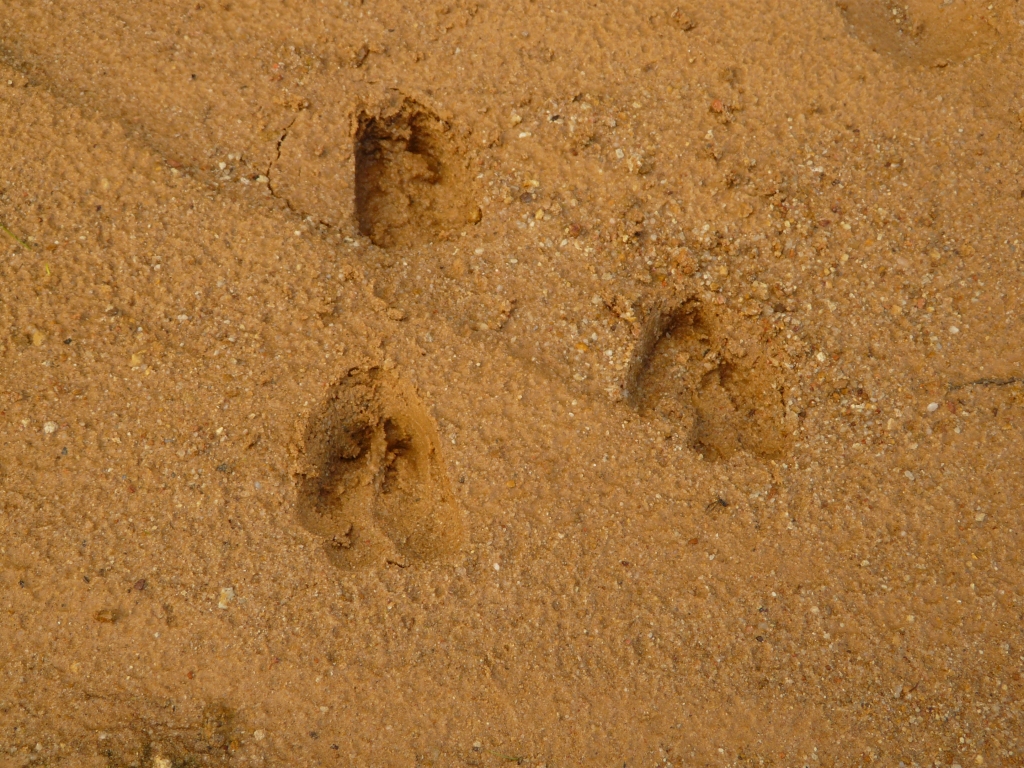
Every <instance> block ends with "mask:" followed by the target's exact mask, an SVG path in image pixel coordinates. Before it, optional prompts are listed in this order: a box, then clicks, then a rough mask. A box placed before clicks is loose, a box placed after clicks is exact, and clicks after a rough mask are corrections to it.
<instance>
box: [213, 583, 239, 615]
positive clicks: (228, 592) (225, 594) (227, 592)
mask: <svg viewBox="0 0 1024 768" xmlns="http://www.w3.org/2000/svg"><path fill="white" fill-rule="evenodd" d="M234 599H235V589H234V587H224V588H222V589H221V591H220V599H219V600H217V607H218V608H220V609H221V610H222V611H226V610H227V608H228V605H229V604H230V603H231V602H233V601H234Z"/></svg>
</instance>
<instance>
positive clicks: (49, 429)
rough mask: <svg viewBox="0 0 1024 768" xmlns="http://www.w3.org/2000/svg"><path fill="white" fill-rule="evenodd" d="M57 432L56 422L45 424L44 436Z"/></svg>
mask: <svg viewBox="0 0 1024 768" xmlns="http://www.w3.org/2000/svg"><path fill="white" fill-rule="evenodd" d="M56 431H57V422H55V421H48V422H46V423H45V424H43V434H44V435H52V434H53V433H54V432H56Z"/></svg>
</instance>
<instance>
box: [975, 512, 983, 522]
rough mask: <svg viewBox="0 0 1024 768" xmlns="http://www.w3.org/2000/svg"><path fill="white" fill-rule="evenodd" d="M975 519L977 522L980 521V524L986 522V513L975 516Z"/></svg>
mask: <svg viewBox="0 0 1024 768" xmlns="http://www.w3.org/2000/svg"><path fill="white" fill-rule="evenodd" d="M974 519H975V520H977V521H978V522H979V523H980V522H982V521H984V519H985V513H984V512H982V513H980V514H977V515H975V516H974Z"/></svg>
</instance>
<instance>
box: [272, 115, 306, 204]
mask: <svg viewBox="0 0 1024 768" xmlns="http://www.w3.org/2000/svg"><path fill="white" fill-rule="evenodd" d="M298 119H299V117H298V115H296V116H295V117H293V118H292V119H291V121H290V122H289V123H288V125H286V126H285V127H284V130H282V131H281V137H280V138H279V139H278V140H277V151H276V154H275V155H274V159H273V160H271V161H270V163H269V164H268V165H267V170H266V172H265V173H264V174H263V175H264V176H266V177H267V189H268V190H270V196H271V197H273V198H275V199H277V200H283V201H284V204H285V206H287V208H288V210H289V211H291V212H292V213H298V211H296V210H295V209H294V208H292V204H291V201H290V200H289V199H288V198H287V197H283V196H282V195H279V194H277V192H276V191H275V190H274V178H273V176H271V172H272V171H273V170H274V166H275V165H276V164H277V161H278V160H280V159H281V146H282V145H283V144H284V140H285V139H287V138H288V131H290V130H291V127H292V126H293V125H295V121H296V120H298ZM300 215H301V214H300Z"/></svg>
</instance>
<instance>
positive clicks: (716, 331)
mask: <svg viewBox="0 0 1024 768" xmlns="http://www.w3.org/2000/svg"><path fill="white" fill-rule="evenodd" d="M780 368H781V366H779V365H778V364H777V362H776V365H773V364H772V362H771V359H770V352H769V350H768V349H767V348H766V347H765V346H764V345H763V344H762V343H761V342H760V341H759V340H758V336H757V333H756V330H755V329H753V328H746V327H745V324H744V323H743V321H742V320H741V319H740V318H735V317H731V316H729V315H727V314H726V313H725V311H723V310H721V309H720V308H716V307H708V306H705V305H703V304H702V303H701V302H700V301H697V300H696V299H689V300H678V301H661V302H660V303H656V304H654V305H653V306H652V307H650V308H649V311H648V312H647V314H646V320H645V322H644V324H643V327H642V328H641V332H640V337H639V339H638V342H637V344H636V347H635V349H634V353H633V356H632V361H631V363H630V365H629V367H628V368H627V371H626V376H625V379H624V381H623V390H624V393H623V394H624V398H625V400H626V402H628V403H629V404H630V405H632V406H633V407H634V408H636V409H637V410H638V411H640V412H641V413H643V414H646V415H650V416H659V417H661V418H664V419H666V420H667V421H669V422H670V423H674V424H676V425H677V427H678V429H679V432H680V433H682V434H685V435H686V440H687V442H688V444H689V446H690V448H692V449H693V450H694V451H696V452H697V453H699V454H700V455H701V456H703V457H704V458H706V459H710V460H720V459H729V458H731V457H732V456H733V455H735V454H737V453H739V452H741V451H745V452H747V453H749V454H752V455H753V456H756V457H758V458H761V459H775V458H778V457H780V456H782V455H784V454H785V452H786V451H787V450H788V448H789V444H790V442H791V432H792V424H791V423H790V422H791V421H792V419H787V417H788V416H789V412H788V411H787V409H786V405H785V391H786V387H785V381H784V378H783V375H782V374H781V373H780Z"/></svg>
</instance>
